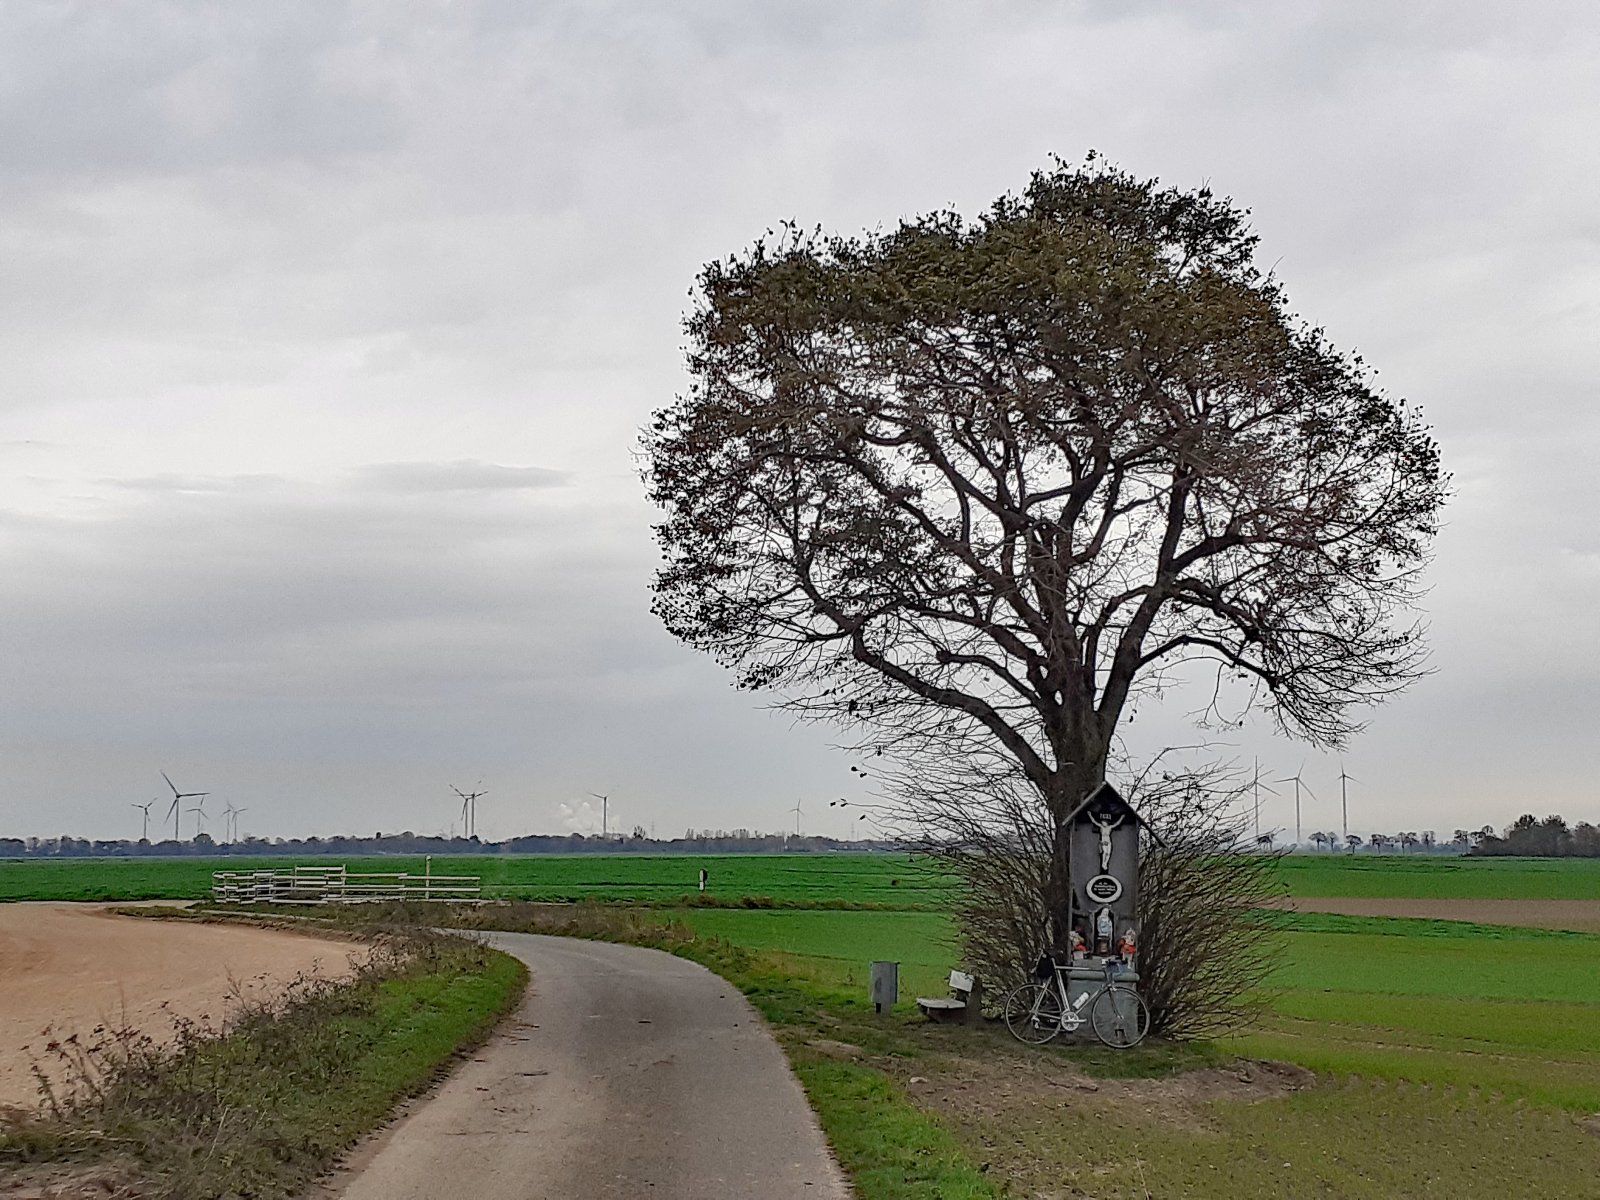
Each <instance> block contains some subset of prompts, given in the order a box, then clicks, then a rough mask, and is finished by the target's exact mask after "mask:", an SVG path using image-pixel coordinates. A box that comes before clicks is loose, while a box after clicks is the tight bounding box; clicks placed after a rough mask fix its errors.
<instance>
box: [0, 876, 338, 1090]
mask: <svg viewBox="0 0 1600 1200" xmlns="http://www.w3.org/2000/svg"><path fill="white" fill-rule="evenodd" d="M355 950H356V947H354V946H353V945H352V944H351V943H349V942H336V941H328V940H325V939H321V938H313V937H304V936H302V935H300V934H297V933H285V932H282V931H279V930H275V929H250V928H244V927H240V926H224V925H203V924H199V923H197V922H196V923H191V922H187V921H151V920H141V919H140V918H137V917H124V916H117V915H116V914H114V913H111V912H108V911H106V910H104V909H102V908H99V907H96V906H92V905H83V904H0V1105H5V1104H11V1105H18V1104H22V1105H26V1104H32V1103H33V1102H34V1100H35V1099H36V1088H35V1083H34V1080H33V1076H32V1072H31V1069H30V1066H29V1064H30V1062H32V1061H33V1058H34V1055H35V1054H37V1053H38V1052H40V1051H41V1050H42V1048H43V1046H44V1044H45V1043H46V1042H47V1041H49V1040H51V1039H52V1038H61V1037H66V1036H68V1035H69V1034H72V1033H74V1032H80V1033H87V1032H89V1031H90V1030H92V1029H93V1028H94V1027H95V1026H96V1025H98V1024H101V1023H104V1022H111V1023H115V1024H117V1025H127V1026H133V1027H136V1028H140V1029H144V1030H146V1031H148V1032H150V1033H152V1034H155V1035H158V1036H159V1035H161V1034H164V1033H166V1032H169V1031H170V1029H171V1025H172V1020H171V1018H172V1017H173V1016H184V1017H200V1016H207V1017H210V1018H213V1019H215V1018H219V1017H221V1016H222V1015H223V1014H224V1013H225V1012H226V1011H227V1010H228V1007H229V1006H230V1004H232V1003H235V1002H236V1000H235V999H234V996H235V993H239V994H242V995H244V996H247V997H259V996H262V995H264V994H269V993H270V992H272V991H274V990H277V989H279V988H281V987H282V986H283V984H284V983H285V982H286V981H288V980H289V979H292V978H294V976H296V975H298V974H300V973H302V972H308V971H318V972H320V973H322V974H323V975H340V974H344V973H346V972H348V971H349V969H350V958H351V955H352V953H353V952H355Z"/></svg>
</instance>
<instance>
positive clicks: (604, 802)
mask: <svg viewBox="0 0 1600 1200" xmlns="http://www.w3.org/2000/svg"><path fill="white" fill-rule="evenodd" d="M589 795H591V796H593V797H594V798H595V799H596V800H598V801H600V836H601V837H602V838H604V837H605V836H607V830H608V829H609V828H610V821H611V797H610V796H602V795H601V794H600V793H599V792H590V793H589Z"/></svg>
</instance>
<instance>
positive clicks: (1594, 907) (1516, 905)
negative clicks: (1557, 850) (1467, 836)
mask: <svg viewBox="0 0 1600 1200" xmlns="http://www.w3.org/2000/svg"><path fill="white" fill-rule="evenodd" d="M1293 905H1294V907H1295V908H1296V909H1297V910H1298V911H1300V912H1325V913H1339V914H1341V915H1343V916H1347V917H1422V918H1425V919H1427V920H1433V921H1474V922H1476V923H1478V924H1480V925H1528V926H1532V927H1534V928H1536V929H1572V930H1576V931H1577V932H1579V933H1600V900H1440V899H1431V900H1419V899H1412V900H1404V899H1393V898H1389V899H1385V898H1377V897H1355V896H1334V897H1319V898H1306V897H1299V898H1297V899H1295V900H1294V901H1293Z"/></svg>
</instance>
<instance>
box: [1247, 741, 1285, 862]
mask: <svg viewBox="0 0 1600 1200" xmlns="http://www.w3.org/2000/svg"><path fill="white" fill-rule="evenodd" d="M1255 764H1256V766H1255V771H1254V773H1253V774H1252V775H1251V776H1250V789H1251V795H1252V796H1253V797H1254V798H1255V806H1256V815H1255V839H1256V844H1257V845H1258V846H1259V845H1260V844H1261V788H1262V780H1261V760H1260V759H1259V758H1258V759H1256V760H1255ZM1266 789H1267V794H1268V795H1270V796H1276V795H1277V794H1278V789H1277V788H1275V787H1273V786H1272V785H1271V784H1270V783H1269V784H1267V785H1266Z"/></svg>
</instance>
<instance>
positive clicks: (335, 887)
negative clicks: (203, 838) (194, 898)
mask: <svg viewBox="0 0 1600 1200" xmlns="http://www.w3.org/2000/svg"><path fill="white" fill-rule="evenodd" d="M482 894H483V888H482V884H481V882H480V877H479V876H477V875H435V874H433V873H432V870H431V866H430V868H428V869H425V870H424V871H423V873H422V874H421V875H413V874H410V873H408V872H387V873H383V872H372V871H348V870H346V869H345V868H344V867H293V868H291V869H289V870H281V871H213V872H212V874H211V898H212V899H213V900H216V901H218V902H221V903H226V904H359V903H362V902H363V901H373V900H429V901H432V900H477V899H480V898H481V897H482Z"/></svg>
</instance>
